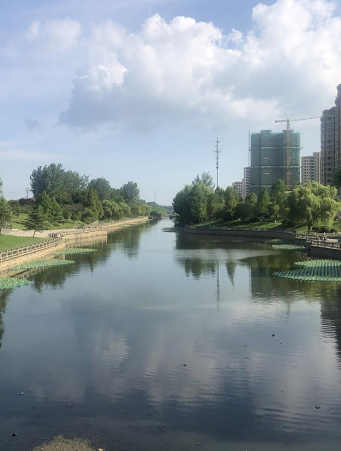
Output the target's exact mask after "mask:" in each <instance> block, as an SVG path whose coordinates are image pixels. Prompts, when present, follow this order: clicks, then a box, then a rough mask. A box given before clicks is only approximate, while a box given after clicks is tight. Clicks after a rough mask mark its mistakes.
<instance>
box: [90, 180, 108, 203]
mask: <svg viewBox="0 0 341 451" xmlns="http://www.w3.org/2000/svg"><path fill="white" fill-rule="evenodd" d="M89 187H92V188H93V189H94V190H95V191H97V194H98V197H99V198H100V200H104V199H110V197H111V193H112V188H111V186H110V183H109V182H108V180H106V179H105V178H103V177H101V178H98V179H93V180H91V181H90V183H89Z"/></svg>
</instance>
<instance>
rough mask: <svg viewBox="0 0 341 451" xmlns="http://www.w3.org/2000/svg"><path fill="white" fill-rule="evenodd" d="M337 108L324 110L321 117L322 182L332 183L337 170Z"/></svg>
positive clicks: (325, 183)
mask: <svg viewBox="0 0 341 451" xmlns="http://www.w3.org/2000/svg"><path fill="white" fill-rule="evenodd" d="M335 115H336V108H335V107H333V108H330V110H324V111H323V113H322V117H321V183H322V185H330V184H331V183H332V178H333V172H334V170H335Z"/></svg>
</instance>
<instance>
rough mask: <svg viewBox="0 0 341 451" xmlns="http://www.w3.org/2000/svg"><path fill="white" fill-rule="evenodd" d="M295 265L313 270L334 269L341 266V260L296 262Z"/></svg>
mask: <svg viewBox="0 0 341 451" xmlns="http://www.w3.org/2000/svg"><path fill="white" fill-rule="evenodd" d="M294 265H295V266H304V267H311V268H320V267H325V268H334V267H339V266H341V260H307V261H305V262H295V263H294Z"/></svg>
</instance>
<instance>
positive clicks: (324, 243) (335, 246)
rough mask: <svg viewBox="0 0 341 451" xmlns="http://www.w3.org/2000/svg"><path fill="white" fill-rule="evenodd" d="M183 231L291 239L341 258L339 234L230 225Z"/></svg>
mask: <svg viewBox="0 0 341 451" xmlns="http://www.w3.org/2000/svg"><path fill="white" fill-rule="evenodd" d="M183 231H184V232H185V233H188V234H192V235H210V236H226V237H228V236H230V237H241V238H244V237H247V238H256V239H280V240H283V241H289V242H290V243H293V244H299V245H303V246H305V247H306V248H307V250H308V252H309V253H310V255H311V256H316V257H323V258H334V259H341V242H339V241H338V239H337V235H334V236H333V238H331V239H326V240H324V239H322V237H321V236H320V237H319V236H317V235H308V234H301V233H296V232H295V231H289V230H288V231H284V230H281V231H280V230H276V229H273V228H270V229H256V228H251V229H241V228H236V229H234V228H228V227H190V226H187V227H184V229H183Z"/></svg>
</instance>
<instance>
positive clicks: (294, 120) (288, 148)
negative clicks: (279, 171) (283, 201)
mask: <svg viewBox="0 0 341 451" xmlns="http://www.w3.org/2000/svg"><path fill="white" fill-rule="evenodd" d="M311 119H320V116H315V117H303V118H300V119H288V118H286V119H279V120H276V121H275V123H276V124H277V122H286V124H287V173H286V176H287V180H286V182H287V190H289V189H290V175H291V173H290V147H291V146H290V144H291V143H290V122H297V121H309V120H311Z"/></svg>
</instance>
